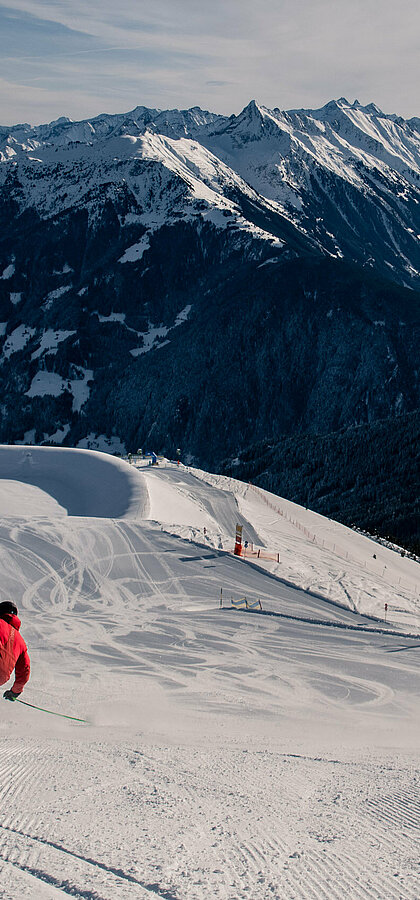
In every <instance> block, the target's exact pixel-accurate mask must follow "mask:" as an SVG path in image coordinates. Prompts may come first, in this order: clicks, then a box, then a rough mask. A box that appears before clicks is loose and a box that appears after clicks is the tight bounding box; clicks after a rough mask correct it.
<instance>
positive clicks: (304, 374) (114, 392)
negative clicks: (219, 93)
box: [0, 99, 420, 466]
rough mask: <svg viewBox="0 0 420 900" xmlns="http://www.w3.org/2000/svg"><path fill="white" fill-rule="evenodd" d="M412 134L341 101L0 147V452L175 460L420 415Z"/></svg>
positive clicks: (23, 131)
mask: <svg viewBox="0 0 420 900" xmlns="http://www.w3.org/2000/svg"><path fill="white" fill-rule="evenodd" d="M419 201H420V120H419V119H411V120H409V121H405V120H403V119H402V118H400V117H398V116H395V115H387V114H384V113H382V112H381V111H380V110H379V109H378V108H377V107H376V106H375V105H374V104H371V105H369V106H362V105H361V104H360V103H358V102H357V101H355V102H354V103H349V102H348V101H347V100H345V99H340V100H337V101H332V102H331V103H328V104H327V105H326V106H324V107H322V109H319V110H291V111H288V112H282V111H280V110H279V109H274V110H269V109H267V108H266V107H263V106H261V105H258V104H257V103H256V102H255V101H252V102H251V103H249V104H248V106H246V107H245V109H244V110H243V111H242V112H241V113H240V115H238V116H236V115H233V116H230V117H226V116H220V115H215V114H213V113H210V112H205V111H202V110H200V109H198V108H197V107H194V108H192V109H190V110H182V111H179V110H170V111H160V110H155V109H146V108H145V107H143V106H139V107H136V109H134V110H132V111H131V112H129V113H127V114H122V115H100V116H97V117H96V118H93V119H90V120H85V121H82V122H72V121H70V120H69V119H66V118H60V119H58V120H57V121H55V122H52V123H50V124H48V125H40V126H36V127H31V126H29V125H25V124H23V125H16V126H13V127H8V128H6V127H2V128H0V224H1V230H0V354H1V356H0V389H1V392H2V406H1V420H0V439H1V440H3V441H5V442H7V441H24V440H26V441H32V442H34V441H35V442H37V443H42V442H52V443H64V444H68V445H70V446H81V447H86V446H91V447H99V448H101V449H104V448H108V449H115V450H120V451H121V450H124V449H125V450H136V449H137V447H139V446H142V447H144V446H152V447H154V448H155V449H156V450H159V449H161V450H163V451H164V452H166V453H167V454H169V455H171V454H173V453H174V452H175V449H176V447H181V448H182V450H183V452H184V453H185V454H186V455H187V457H188V458H191V459H195V460H197V461H199V462H201V463H202V464H205V465H207V466H210V465H215V464H218V463H219V462H220V461H221V460H223V459H224V458H226V457H227V456H229V455H230V456H231V457H234V456H235V454H236V453H238V452H239V451H240V450H241V449H242V448H244V447H246V446H247V444H250V443H252V442H253V441H258V440H265V439H266V438H267V437H270V436H273V435H274V436H280V435H294V434H305V433H312V434H314V433H318V434H326V433H330V432H334V431H336V430H337V429H342V428H347V427H349V426H354V425H363V424H368V423H370V422H372V421H375V420H378V419H387V418H390V419H392V417H395V416H400V415H402V414H405V413H410V412H411V411H413V410H416V409H418V408H419V405H420V403H419V399H420V398H419V393H420V384H419V372H420V365H419V362H420V361H419V350H418V348H419V346H420V335H419V320H418V303H419V296H418V288H419V284H420V274H419V273H420V202H419Z"/></svg>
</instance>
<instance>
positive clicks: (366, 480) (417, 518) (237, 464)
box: [223, 411, 420, 555]
mask: <svg viewBox="0 0 420 900" xmlns="http://www.w3.org/2000/svg"><path fill="white" fill-rule="evenodd" d="M223 472H224V473H225V474H229V475H232V476H234V477H235V478H239V479H241V480H243V481H252V482H253V483H255V484H257V485H259V486H260V487H262V488H265V489H266V490H269V491H273V493H276V494H279V495H280V496H282V497H285V498H287V499H288V500H292V501H294V502H295V503H299V504H300V505H303V506H307V507H309V508H310V509H313V510H315V511H316V512H319V513H322V514H323V515H327V516H329V517H331V518H333V519H335V520H337V521H339V522H342V523H343V524H345V525H352V526H357V527H358V528H361V529H363V530H364V531H367V532H369V533H370V534H376V535H378V536H380V537H382V538H387V539H389V540H391V541H393V542H395V543H396V544H399V545H400V546H402V547H405V548H406V549H408V550H410V551H412V552H414V553H416V554H418V555H420V491H419V487H420V477H419V475H420V411H416V412H413V413H409V414H407V415H404V416H400V417H397V418H393V419H387V420H384V421H379V422H374V423H372V424H370V425H360V426H358V427H356V428H349V429H346V430H343V431H340V432H336V433H334V434H328V435H305V436H299V437H283V438H280V439H273V440H267V441H261V442H259V443H257V444H254V445H253V446H250V447H248V448H247V449H246V450H245V451H244V452H242V453H241V454H240V455H239V457H238V459H237V460H232V459H231V460H228V461H226V462H225V463H224V465H223Z"/></svg>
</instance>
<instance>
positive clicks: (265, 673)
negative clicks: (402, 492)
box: [0, 447, 420, 900]
mask: <svg viewBox="0 0 420 900" xmlns="http://www.w3.org/2000/svg"><path fill="white" fill-rule="evenodd" d="M0 488H1V490H0V504H1V509H2V516H1V518H0V574H1V577H0V597H1V599H6V598H9V597H10V598H13V599H14V600H15V601H16V602H17V604H18V606H19V610H20V614H21V618H22V622H23V625H22V633H23V634H24V636H25V638H26V640H27V642H28V645H29V648H30V652H31V657H32V664H33V671H32V676H31V680H30V682H29V684H28V685H27V687H26V688H25V691H24V694H23V697H22V699H24V700H26V701H27V702H29V703H33V704H35V705H37V706H42V707H46V708H47V709H51V710H55V711H57V712H61V713H63V714H69V715H72V716H76V717H82V718H83V719H86V720H87V724H85V725H83V724H79V723H77V722H72V721H71V720H68V719H64V718H63V719H60V718H57V717H55V716H51V715H48V714H47V713H43V712H40V711H38V710H34V709H31V708H29V707H26V706H22V705H20V704H17V703H15V704H11V703H6V702H3V706H2V710H3V716H2V720H1V722H0V768H1V774H2V778H1V781H0V797H1V801H0V809H1V819H0V896H1V897H2V898H3V900H17V898H19V900H20V898H26V897H31V898H32V897H37V898H38V897H40V898H41V900H44V898H50V900H52V898H58V897H65V896H69V895H71V896H75V897H78V898H84V900H86V898H88V900H98V898H100V900H115V898H124V900H129V898H133V900H134V898H149V900H150V898H153V897H155V898H166V900H202V898H212V900H213V898H215V900H218V898H220V900H242V898H252V900H269V898H270V900H273V898H276V900H291V898H298V900H313V898H315V897H316V898H317V900H341V898H343V897H349V898H350V897H351V898H357V900H364V898H370V900H379V898H380V900H391V898H392V900H401V898H404V900H418V896H419V892H418V874H419V872H418V859H419V850H420V830H419V825H420V802H419V795H418V744H419V738H420V724H419V716H418V695H419V689H420V671H419V656H418V654H419V645H420V634H419V633H418V632H419V631H420V629H419V627H418V626H416V627H414V624H415V623H414V612H413V609H414V606H410V604H413V605H414V604H416V603H417V611H418V607H419V601H418V597H417V594H416V585H415V586H414V589H413V591H412V593H411V594H410V596H408V593H407V594H404V592H402V591H401V592H400V593H398V591H396V592H395V598H396V601H397V602H398V605H399V606H400V608H401V609H403V608H404V607H406V606H407V609H408V613H407V615H409V616H411V617H412V618H411V620H410V622H409V621H408V620H407V622H406V623H405V624H404V622H401V621H400V622H399V623H398V624H395V622H394V621H392V622H391V623H385V622H384V621H383V620H382V621H378V620H377V619H375V618H369V617H367V616H365V615H362V614H361V613H360V612H354V610H353V609H352V608H351V606H352V603H351V602H349V601H348V602H347V604H346V603H345V602H344V600H343V596H340V597H339V598H337V599H338V603H336V602H333V600H334V599H335V598H333V597H331V598H330V600H329V601H328V598H326V599H323V598H322V590H323V588H324V585H325V584H327V583H328V579H329V577H330V576H329V573H331V577H332V576H333V564H334V565H337V566H338V565H340V563H341V564H342V566H343V567H344V564H346V565H349V559H350V557H351V559H352V560H353V562H354V563H355V564H356V563H357V553H358V552H359V553H362V552H364V553H366V554H367V552H368V551H367V548H369V550H371V549H372V546H375V547H376V548H378V545H372V542H371V541H369V540H368V539H367V538H364V537H362V536H359V535H354V534H353V532H349V531H348V530H347V529H345V530H343V527H342V526H337V525H335V524H334V523H332V522H329V521H328V520H325V519H322V517H316V518H314V514H312V513H310V512H309V511H305V510H303V509H302V508H300V507H294V506H293V505H290V504H287V503H286V501H283V500H281V499H280V498H273V495H268V496H267V495H265V496H264V495H261V494H260V493H259V492H255V491H253V489H252V488H249V486H247V485H244V484H241V483H240V482H235V481H233V480H229V479H220V477H219V476H210V475H207V474H206V473H202V472H201V473H200V472H197V471H196V470H190V471H188V470H186V469H184V467H183V466H175V465H171V464H169V463H165V462H161V463H160V464H159V466H157V467H155V466H153V467H152V466H146V465H145V466H143V467H142V468H140V469H137V468H136V467H135V466H134V465H131V466H130V465H129V464H128V463H126V462H124V461H122V460H118V459H116V458H113V457H111V456H109V455H106V454H102V453H97V452H93V451H88V450H85V451H82V450H70V449H59V448H49V447H48V448H47V447H42V448H39V447H1V448H0ZM267 500H268V501H269V502H270V503H273V501H274V502H275V503H276V504H278V505H279V508H281V510H282V512H281V513H276V512H275V510H274V509H273V508H272V507H268V506H267V502H266V501H267ZM287 517H289V518H287ZM291 519H293V522H292V521H290V520H291ZM237 521H239V522H241V523H242V525H243V528H244V534H245V535H247V536H248V540H249V541H253V542H254V543H255V545H257V543H258V544H259V546H264V545H265V549H266V550H267V551H268V550H269V549H270V548H273V547H274V548H275V547H276V546H277V547H280V548H281V549H280V560H281V562H280V564H277V563H272V562H269V563H261V565H256V564H255V563H254V562H253V561H251V560H244V559H238V558H235V557H233V556H232V554H231V553H230V552H228V550H227V549H226V548H227V547H228V546H229V547H230V548H232V546H233V529H234V526H235V524H236V522H237ZM204 528H205V529H206V531H205V532H204ZM309 532H310V533H316V538H317V540H318V543H314V541H313V540H311V538H310V536H309ZM180 534H182V535H183V537H180ZM334 538H335V544H336V551H335V556H334V555H333V552H332V551H330V550H329V549H327V548H326V547H325V546H324V547H323V546H322V545H321V543H320V541H322V540H323V541H326V540H327V541H328V542H329V541H330V539H334ZM356 539H357V542H356ZM220 547H223V548H224V549H219V548H220ZM338 547H339V551H337V548H338ZM357 548H359V549H357ZM360 548H361V549H360ZM363 548H364V549H363ZM379 549H380V552H382V550H383V552H384V553H385V554H386V557H384V558H386V560H387V563H386V565H387V571H388V567H389V568H390V569H392V578H393V577H394V575H399V576H400V577H401V575H402V574H403V575H404V577H406V578H407V581H409V580H410V579H411V577H412V571H413V566H416V564H415V563H414V562H413V561H411V560H407V559H406V558H405V559H403V558H401V557H400V556H398V555H397V554H395V553H393V551H391V550H388V549H386V548H379ZM342 551H344V557H341V556H340V555H339V554H340V553H342ZM346 554H348V558H347V556H346ZM391 557H392V558H393V559H395V566H394V567H393V564H392V563H391ZM293 559H294V560H295V562H294V563H293ZM283 560H284V562H282V561H283ZM282 564H283V566H284V570H283V569H282ZM263 566H270V567H272V566H275V567H276V568H275V569H274V570H273V571H265V570H264V568H263ZM311 567H312V572H313V573H314V572H315V573H317V578H318V580H319V581H320V582H321V583H320V584H318V585H317V586H314V585H312V584H311V585H310V590H307V591H305V590H302V589H300V588H301V586H300V585H299V577H302V573H303V572H304V571H307V570H309V569H311ZM292 575H293V577H294V578H295V581H294V583H295V584H298V587H294V586H293V578H292ZM369 578H370V579H371V581H370V582H369V584H370V583H375V582H376V584H377V591H378V593H379V594H380V595H381V596H383V593H382V592H383V591H384V589H385V588H386V585H387V581H386V579H384V578H383V576H382V575H377V576H376V575H375V574H372V573H369ZM346 584H347V582H346ZM221 589H222V592H223V594H222V597H223V609H220V608H219V600H220V590H221ZM370 591H371V589H370V588H369V589H368V590H367V596H368V597H369V596H370ZM241 596H246V597H247V598H248V600H255V599H257V598H260V599H261V601H262V605H263V614H261V613H258V612H256V613H255V612H254V613H251V612H246V611H237V610H233V609H232V608H231V606H230V603H231V597H233V598H235V599H238V598H240V597H241ZM268 612H271V613H272V614H271V615H267V613H268ZM409 633H410V636H408V634H409Z"/></svg>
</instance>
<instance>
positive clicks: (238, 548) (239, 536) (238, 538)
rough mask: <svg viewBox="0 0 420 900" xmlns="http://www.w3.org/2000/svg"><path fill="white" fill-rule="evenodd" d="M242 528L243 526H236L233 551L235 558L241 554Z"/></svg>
mask: <svg viewBox="0 0 420 900" xmlns="http://www.w3.org/2000/svg"><path fill="white" fill-rule="evenodd" d="M242 528H243V525H237V526H236V536H235V549H234V551H233V552H234V554H235V556H240V555H241V553H242Z"/></svg>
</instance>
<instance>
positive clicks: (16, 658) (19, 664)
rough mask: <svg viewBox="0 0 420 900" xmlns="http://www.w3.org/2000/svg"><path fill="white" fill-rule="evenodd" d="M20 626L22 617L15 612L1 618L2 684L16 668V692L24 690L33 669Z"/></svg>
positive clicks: (0, 655) (0, 653)
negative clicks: (20, 632)
mask: <svg viewBox="0 0 420 900" xmlns="http://www.w3.org/2000/svg"><path fill="white" fill-rule="evenodd" d="M19 628H20V619H19V618H18V616H15V615H13V613H8V614H6V615H5V616H4V618H3V619H0V684H5V682H6V681H8V680H9V678H10V676H11V674H12V672H13V669H15V670H16V671H15V683H14V685H13V687H12V691H13V693H14V694H20V693H21V692H22V691H23V688H24V687H25V684H26V682H27V681H28V678H29V674H30V671H31V664H30V661H29V655H28V650H27V647H26V644H25V641H24V640H23V637H22V635H21V634H19Z"/></svg>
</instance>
